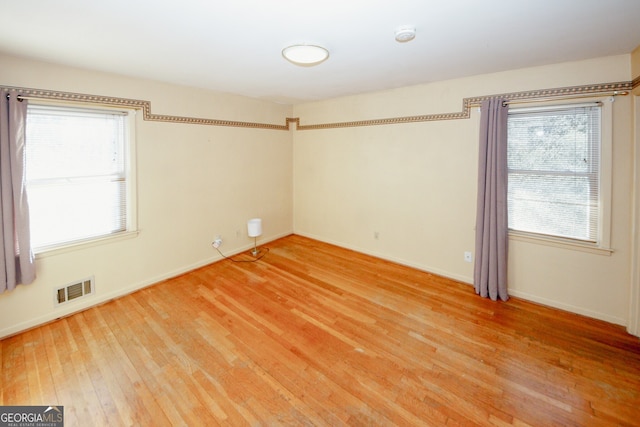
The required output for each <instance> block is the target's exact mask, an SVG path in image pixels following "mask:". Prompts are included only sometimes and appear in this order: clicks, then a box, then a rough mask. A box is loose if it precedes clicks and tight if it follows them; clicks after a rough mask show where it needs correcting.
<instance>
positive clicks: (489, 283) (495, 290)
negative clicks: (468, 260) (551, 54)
mask: <svg viewBox="0 0 640 427" xmlns="http://www.w3.org/2000/svg"><path fill="white" fill-rule="evenodd" d="M508 109H509V107H508V106H507V105H505V103H504V100H503V99H499V98H492V99H489V100H485V101H483V102H482V105H481V107H480V115H481V117H480V150H479V151H480V157H479V161H478V205H477V210H476V262H475V265H474V272H473V283H474V286H475V290H476V293H477V294H478V295H480V296H482V297H485V298H486V297H489V298H491V299H492V300H494V301H496V300H497V299H498V298H500V299H501V300H503V301H506V300H508V299H509V295H508V293H507V252H508V250H507V249H508V248H507V245H508V224H507V113H508Z"/></svg>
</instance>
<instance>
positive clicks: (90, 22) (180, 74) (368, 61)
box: [0, 0, 640, 103]
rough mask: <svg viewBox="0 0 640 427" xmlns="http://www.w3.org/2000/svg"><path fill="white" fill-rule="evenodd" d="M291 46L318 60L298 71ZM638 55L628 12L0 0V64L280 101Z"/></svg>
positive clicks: (524, 4) (473, 0) (635, 17)
mask: <svg viewBox="0 0 640 427" xmlns="http://www.w3.org/2000/svg"><path fill="white" fill-rule="evenodd" d="M403 25H413V26H415V28H416V32H417V36H416V38H415V40H413V41H411V42H408V43H398V42H396V41H395V39H394V32H395V30H396V28H397V27H399V26H403ZM292 43H310V44H319V45H322V46H324V47H326V48H327V49H329V51H330V52H331V56H330V58H329V59H328V60H327V61H325V62H324V63H322V64H320V65H318V66H315V67H310V68H307V67H298V66H295V65H293V64H291V63H289V62H288V61H286V60H285V59H284V58H283V57H282V56H281V51H282V49H283V48H284V47H286V46H288V45H290V44H292ZM638 45H640V0H482V1H480V0H316V1H311V0H225V1H223V0H171V1H169V0H103V1H98V0H0V52H6V53H9V54H13V55H20V56H25V57H29V58H35V59H39V60H44V61H48V62H55V63H60V64H66V65H70V66H75V67H81V68H88V69H92V70H101V71H107V72H113V73H118V74H123V75H128V76H135V77H142V78H147V79H153V80H159V81H164V82H170V83H177V84H181V85H188V86H194V87H200V88H207V89H213V90H217V91H223V92H230V93H235V94H241V95H245V96H249V97H254V98H260V99H266V100H272V101H275V102H282V103H298V102H304V101H312V100H319V99H325V98H332V97H337V96H343V95H350V94H357V93H363V92H370V91H377V90H384V89H391V88H396V87H401V86H408V85H414V84H419V83H426V82H431V81H438V80H445V79H450V78H457V77H463V76H470V75H476V74H482V73H488V72H495V71H502V70H508V69H517V68H522V67H530V66H536V65H544V64H550V63H557V62H564V61H573V60H581V59H588V58H595V57H601V56H609V55H617V54H628V53H630V52H631V51H632V50H633V49H634V48H635V47H636V46H638ZM0 83H4V82H0ZM50 89H55V88H50Z"/></svg>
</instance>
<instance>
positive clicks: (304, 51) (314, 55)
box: [282, 44, 329, 67]
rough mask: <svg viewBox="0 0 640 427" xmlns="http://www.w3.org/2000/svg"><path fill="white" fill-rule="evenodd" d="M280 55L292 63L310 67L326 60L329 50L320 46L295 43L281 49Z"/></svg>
mask: <svg viewBox="0 0 640 427" xmlns="http://www.w3.org/2000/svg"><path fill="white" fill-rule="evenodd" d="M282 56H284V58H285V59H286V60H287V61H289V62H291V63H292V64H296V65H300V66H301V67H311V66H313V65H318V64H319V63H321V62H323V61H326V60H327V58H329V51H328V50H327V49H325V48H323V47H321V46H314V45H309V44H296V45H293V46H289V47H285V48H284V49H282Z"/></svg>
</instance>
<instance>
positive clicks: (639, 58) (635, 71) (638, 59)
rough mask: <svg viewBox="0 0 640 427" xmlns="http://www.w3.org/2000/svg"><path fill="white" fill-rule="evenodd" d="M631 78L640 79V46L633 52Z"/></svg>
mask: <svg viewBox="0 0 640 427" xmlns="http://www.w3.org/2000/svg"><path fill="white" fill-rule="evenodd" d="M631 77H632V78H633V79H635V78H637V77H640V46H638V47H636V48H635V49H634V50H633V52H631Z"/></svg>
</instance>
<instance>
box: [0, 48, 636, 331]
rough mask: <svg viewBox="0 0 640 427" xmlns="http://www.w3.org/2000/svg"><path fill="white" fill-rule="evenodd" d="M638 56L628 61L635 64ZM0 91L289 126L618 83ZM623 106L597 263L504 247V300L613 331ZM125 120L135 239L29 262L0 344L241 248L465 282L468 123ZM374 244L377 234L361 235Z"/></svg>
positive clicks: (71, 77)
mask: <svg viewBox="0 0 640 427" xmlns="http://www.w3.org/2000/svg"><path fill="white" fill-rule="evenodd" d="M636 57H637V56H636ZM0 63H2V64H3V67H2V68H0V85H8V86H25V87H32V88H41V89H50V90H60V91H68V92H79V93H89V94H97V95H106V96H117V97H125V98H135V99H143V100H148V101H150V102H151V105H152V111H153V112H154V113H159V114H169V115H178V116H191V117H204V118H213V119H228V120H239V121H247V122H260V123H274V124H284V122H285V117H288V116H289V117H290V116H293V117H300V120H301V124H303V125H305V124H314V123H331V122H340V121H353V120H370V119H378V118H388V117H399V116H408V115H423V114H433V113H447V112H457V111H460V110H461V108H462V99H463V98H464V97H473V96H481V95H490V94H498V93H505V92H515V91H521V90H535V89H543V88H553V87H564V86H574V85H585V84H593V83H602V82H617V81H628V80H630V79H631V66H630V64H631V63H632V59H631V55H621V56H616V57H609V58H599V59H594V60H590V61H583V62H575V63H565V64H556V65H551V66H546V67H537V68H529V69H523V70H515V71H510V72H504V73H496V74H490V75H483V76H476V77H472V78H465V79H458V80H452V81H445V82H436V83H431V84H425V85H419V86H414V87H407V88H401V89H396V90H391V91H386V92H380V93H370V94H365V95H359V96H352V97H345V98H338V99H333V100H328V101H323V102H316V103H307V104H301V105H297V106H294V107H291V106H283V105H278V104H272V103H268V102H264V101H259V100H252V99H247V98H243V97H238V96H234V95H226V94H220V93H211V92H205V91H200V90H195V89H190V88H184V87H176V86H171V85H165V84H160V83H156V82H152V81H146V80H137V79H129V78H125V77H119V76H114V75H107V74H100V73H95V72H88V71H82V70H76V69H69V68H64V67H58V66H53V65H49V64H41V63H34V62H31V61H28V60H23V59H17V58H12V57H1V56H0ZM631 104H632V100H631V97H619V98H618V99H617V100H616V102H615V103H614V107H613V109H614V141H613V145H614V147H613V155H614V159H613V161H614V172H613V206H612V231H611V245H612V247H613V249H614V252H613V254H612V255H610V256H607V255H598V254H592V253H587V252H580V251H574V250H568V249H562V248H556V247H550V246H546V245H540V244H534V243H530V242H522V241H512V242H511V248H510V265H509V268H510V276H509V280H510V292H511V294H512V295H514V296H520V297H524V298H527V299H530V300H533V301H538V302H541V303H544V304H548V305H552V306H556V307H560V308H564V309H568V310H572V311H574V312H577V313H583V314H587V315H590V316H593V317H596V318H601V319H604V320H607V321H610V322H614V323H619V324H626V322H627V318H628V314H629V303H628V298H629V283H630V267H631V264H630V258H631V255H630V246H631V237H630V235H631V223H632V222H633V221H632V218H631V210H632V209H631V205H632V201H631V194H632V192H633V189H632V183H633V173H632V160H631V159H632V158H633V155H632V154H633V147H632V107H631ZM140 116H141V115H138V118H137V125H136V126H137V127H136V133H137V176H138V217H139V228H140V234H139V236H138V237H136V238H133V239H128V240H123V241H118V242H112V243H108V244H104V245H97V246H91V247H88V248H82V249H79V250H74V251H69V252H66V253H61V254H56V255H53V256H47V257H41V258H39V259H38V261H37V268H38V279H37V281H36V282H35V283H33V284H31V285H28V286H19V287H18V288H17V289H16V290H15V291H13V292H8V293H4V294H1V295H0V337H1V336H6V335H9V334H12V333H15V332H17V331H20V330H23V329H26V328H29V327H31V326H35V325H37V324H39V323H43V322H46V321H48V320H51V319H54V318H56V317H60V316H63V315H65V314H68V313H70V312H73V311H78V310H81V309H83V308H86V307H88V306H91V305H94V304H97V303H100V302H102V301H106V300H108V299H111V298H115V297H117V296H119V295H122V294H125V293H128V292H131V291H132V290H135V289H138V288H140V287H143V286H146V285H149V284H152V283H154V282H157V281H159V280H162V279H164V278H167V277H170V276H173V275H176V274H179V273H181V272H184V271H188V270H190V269H192V268H195V267H198V266H200V265H203V264H207V263H209V262H212V261H215V260H217V259H219V256H216V253H214V252H213V250H212V249H211V247H210V243H211V241H212V240H213V238H214V237H215V235H217V234H221V235H222V237H223V239H224V244H223V246H222V249H223V250H224V251H225V252H227V253H234V252H237V251H240V250H243V249H245V248H248V247H249V246H250V245H251V241H250V240H249V239H248V238H247V236H246V220H247V219H248V218H250V217H253V216H261V217H262V218H263V221H264V239H263V240H264V241H268V240H271V239H274V238H277V237H279V236H283V235H286V234H289V233H290V232H292V231H294V232H296V233H299V234H302V235H307V236H310V237H314V238H317V239H320V240H323V241H328V242H333V243H337V244H339V245H341V246H345V247H349V248H353V249H356V250H359V251H362V252H365V253H370V254H374V255H377V256H380V257H383V258H386V259H390V260H395V261H398V262H401V263H404V264H407V265H411V266H414V267H417V268H420V269H424V270H428V271H432V272H434V273H438V274H442V275H445V276H448V277H452V278H455V279H458V280H461V281H463V282H467V283H470V282H471V277H472V267H473V266H472V264H471V263H466V262H465V261H464V260H463V252H464V251H473V249H474V230H473V229H474V225H475V194H476V173H477V170H476V162H477V159H476V157H477V142H476V141H477V134H478V113H477V109H474V110H473V111H472V117H471V118H470V119H463V120H451V121H448V120H447V121H434V122H424V123H411V124H397V125H385V126H371V127H354V128H339V129H325V130H299V131H291V132H287V131H274V130H258V129H246V128H227V127H213V126H202V125H185V124H175V123H157V122H146V121H143V120H142V119H141V117H140ZM376 235H377V238H375V236H376ZM89 275H94V276H95V278H96V288H97V293H96V295H95V296H92V297H90V298H88V299H86V300H84V301H78V302H72V303H70V304H69V305H68V306H67V307H65V308H58V309H56V308H54V305H53V289H55V288H57V287H59V286H62V285H65V284H67V283H70V282H72V281H74V280H77V279H80V278H84V277H86V276H89Z"/></svg>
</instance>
